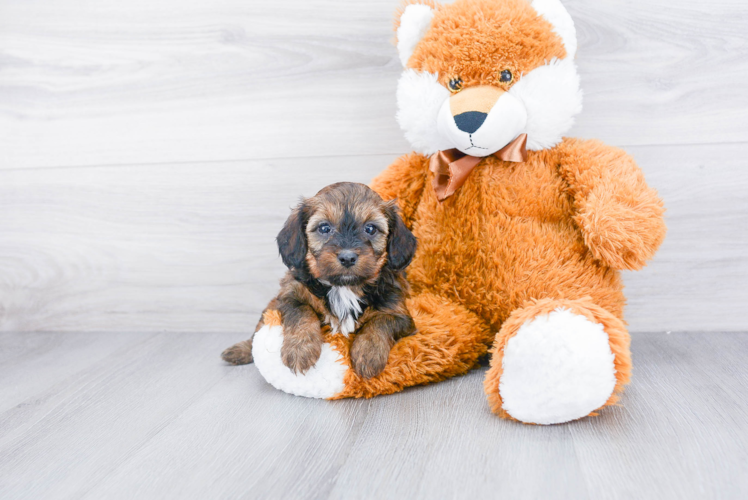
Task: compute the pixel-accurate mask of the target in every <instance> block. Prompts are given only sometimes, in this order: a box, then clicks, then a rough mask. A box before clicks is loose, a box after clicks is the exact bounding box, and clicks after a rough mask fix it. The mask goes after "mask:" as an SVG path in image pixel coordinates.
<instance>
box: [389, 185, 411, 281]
mask: <svg viewBox="0 0 748 500" xmlns="http://www.w3.org/2000/svg"><path fill="white" fill-rule="evenodd" d="M385 210H386V213H387V219H388V223H389V226H390V227H389V229H390V232H389V235H388V236H387V265H388V266H389V267H390V268H392V269H394V270H395V271H399V270H400V269H404V268H406V267H408V265H409V264H410V261H412V260H413V256H414V255H415V253H416V244H417V241H416V237H415V236H413V233H411V232H410V229H408V228H407V227H405V223H404V222H403V218H402V217H400V212H399V211H398V209H397V205H396V203H395V202H394V200H393V201H391V202H389V203H388V204H387V208H386V209H385Z"/></svg>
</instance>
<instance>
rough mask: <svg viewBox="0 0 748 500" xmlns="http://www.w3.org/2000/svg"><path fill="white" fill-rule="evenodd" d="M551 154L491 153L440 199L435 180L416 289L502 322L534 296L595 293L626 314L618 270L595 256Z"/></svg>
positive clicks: (421, 222) (423, 214)
mask: <svg viewBox="0 0 748 500" xmlns="http://www.w3.org/2000/svg"><path fill="white" fill-rule="evenodd" d="M548 159H549V158H547V153H531V154H530V155H529V157H528V161H527V162H525V163H507V162H502V161H500V160H496V159H494V158H488V159H486V160H484V161H483V162H482V163H481V164H480V165H479V166H478V167H477V168H476V169H475V170H474V171H473V172H472V173H471V174H470V177H469V178H468V180H467V182H465V184H464V185H463V186H462V187H461V188H460V190H459V191H457V193H455V195H453V196H452V197H450V198H447V199H446V200H445V201H444V202H442V203H439V202H438V201H437V200H436V197H435V195H434V192H433V189H431V187H430V186H427V189H426V191H425V193H424V196H423V199H422V200H421V203H420V206H419V208H418V213H417V216H416V218H415V220H416V222H415V224H414V227H413V232H414V234H415V235H416V237H417V238H418V251H417V253H416V257H415V259H414V261H413V263H412V264H411V266H410V267H409V268H408V278H409V280H410V282H411V284H412V286H413V290H414V292H415V293H418V292H419V291H420V290H429V291H431V292H436V293H438V294H440V295H442V296H445V297H448V298H454V299H455V300H457V301H458V302H459V303H461V304H463V305H464V306H466V307H467V308H468V309H470V310H472V311H473V312H475V313H477V314H478V315H479V316H480V317H482V318H483V319H484V320H485V321H486V322H487V323H488V324H490V325H491V326H492V327H495V328H498V327H499V326H500V324H501V322H503V320H505V319H506V317H507V316H508V315H509V313H510V312H511V311H512V310H513V309H515V308H517V307H519V306H521V305H522V304H523V303H524V302H525V301H527V300H530V299H539V298H546V297H552V298H570V299H575V298H581V297H585V296H591V297H593V299H595V301H596V302H597V303H598V305H600V306H603V307H606V308H607V309H608V310H609V311H611V312H612V313H613V314H616V315H617V316H619V317H620V316H621V315H622V313H623V304H624V298H623V295H622V293H621V290H622V285H621V281H620V277H619V274H618V273H617V272H616V271H614V270H611V269H609V268H607V267H605V266H603V265H601V264H599V263H598V262H597V261H595V260H594V258H593V257H592V255H591V254H590V252H589V250H588V248H587V247H586V245H585V244H584V239H583V236H582V234H581V232H580V231H579V229H578V227H577V226H576V224H575V223H574V221H573V204H572V199H571V198H570V196H568V195H567V194H566V192H565V183H564V181H563V179H562V178H561V177H560V176H559V175H558V173H557V171H556V168H555V166H554V163H553V162H552V161H547V160H548Z"/></svg>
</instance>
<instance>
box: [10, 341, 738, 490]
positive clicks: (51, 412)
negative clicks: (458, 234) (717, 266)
mask: <svg viewBox="0 0 748 500" xmlns="http://www.w3.org/2000/svg"><path fill="white" fill-rule="evenodd" d="M237 338H238V337H237V336H236V335H231V334H226V333H221V334H189V333H186V334H175V333H160V334H141V333H137V334H127V333H118V334H110V335H97V334H90V333H81V334H74V333H66V334H50V333H38V334H29V333H25V334H12V333H5V334H0V380H2V381H3V383H2V384H1V385H0V498H3V499H4V500H9V499H22V498H23V499H57V498H87V499H103V498H107V499H111V498H122V499H133V498H138V499H162V498H180V499H192V498H194V499H208V498H283V499H294V498H301V499H306V498H344V499H348V498H377V499H380V498H402V499H417V498H424V499H433V498H511V499H524V498H527V499H540V498H542V499H548V498H570V499H575V500H576V499H587V498H589V499H601V498H621V499H649V498H651V499H658V500H664V499H671V498H672V499H685V498H709V499H712V498H731V499H732V498H734V499H741V498H742V499H744V498H747V497H748V432H747V429H748V372H747V371H746V370H745V369H744V364H745V359H746V357H747V356H748V334H741V333H730V334H720V333H713V334H710V335H703V334H688V333H672V334H669V335H668V334H639V335H635V336H634V340H633V353H634V359H635V362H636V371H635V375H634V380H633V383H632V384H631V386H630V388H629V390H628V391H627V393H626V394H625V397H624V398H623V401H622V406H621V407H614V408H609V409H606V410H605V411H604V412H603V413H602V414H601V415H600V416H599V417H597V418H593V419H586V420H582V421H577V422H573V423H571V424H566V425H556V426H547V427H541V426H527V425H522V424H518V423H515V422H510V421H506V420H501V419H499V418H496V417H495V416H493V415H492V414H491V413H490V412H489V410H488V405H487V403H486V400H485V398H484V396H483V393H482V376H483V370H476V371H473V372H471V373H470V374H469V375H467V376H465V377H460V378H455V379H452V380H449V381H446V382H444V383H440V384H436V385H432V386H425V387H418V388H412V389H409V390H406V391H404V392H402V393H399V394H396V395H393V396H386V397H380V398H375V399H372V400H346V401H336V402H329V401H320V400H311V399H305V398H299V397H294V396H289V395H286V394H284V393H281V392H278V391H276V390H275V389H273V388H272V387H270V386H269V385H267V384H266V383H265V382H264V381H263V380H262V379H261V378H260V377H259V375H258V372H257V370H256V368H255V367H254V366H253V365H248V366H244V367H230V366H226V365H225V364H223V363H222V362H221V361H220V359H219V357H218V353H219V352H220V350H221V349H222V348H223V347H225V346H226V345H228V344H229V343H231V342H233V341H234V340H236V339H237Z"/></svg>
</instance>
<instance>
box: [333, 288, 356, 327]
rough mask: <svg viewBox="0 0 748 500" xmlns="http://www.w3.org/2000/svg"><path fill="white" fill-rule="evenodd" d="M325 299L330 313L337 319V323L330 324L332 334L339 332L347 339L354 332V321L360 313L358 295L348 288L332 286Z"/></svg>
mask: <svg viewBox="0 0 748 500" xmlns="http://www.w3.org/2000/svg"><path fill="white" fill-rule="evenodd" d="M327 298H328V299H329V301H330V311H331V312H332V313H333V314H334V315H335V317H336V318H337V322H335V321H331V322H330V326H331V327H332V329H333V333H338V331H339V332H340V333H342V334H343V335H345V336H346V337H347V336H348V334H349V333H352V332H354V331H355V330H356V320H357V319H358V317H359V315H360V314H361V312H362V309H361V302H359V301H358V295H356V293H355V292H354V291H353V290H351V289H350V287H347V286H334V287H332V288H330V291H329V292H327ZM336 323H337V324H336Z"/></svg>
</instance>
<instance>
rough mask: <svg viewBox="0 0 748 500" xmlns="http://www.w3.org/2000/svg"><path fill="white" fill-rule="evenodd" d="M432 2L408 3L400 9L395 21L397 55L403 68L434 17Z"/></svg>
mask: <svg viewBox="0 0 748 500" xmlns="http://www.w3.org/2000/svg"><path fill="white" fill-rule="evenodd" d="M434 6H435V4H434V3H433V2H428V4H427V3H410V4H408V5H406V6H405V8H404V9H402V10H401V11H399V12H401V14H400V17H399V18H398V19H396V20H395V26H396V29H397V54H398V55H399V56H400V62H401V63H402V64H403V67H405V66H407V65H408V59H410V56H411V55H413V51H414V50H415V48H416V45H418V42H420V41H421V38H423V35H425V34H426V31H428V29H429V26H430V25H431V19H433V17H434Z"/></svg>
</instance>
